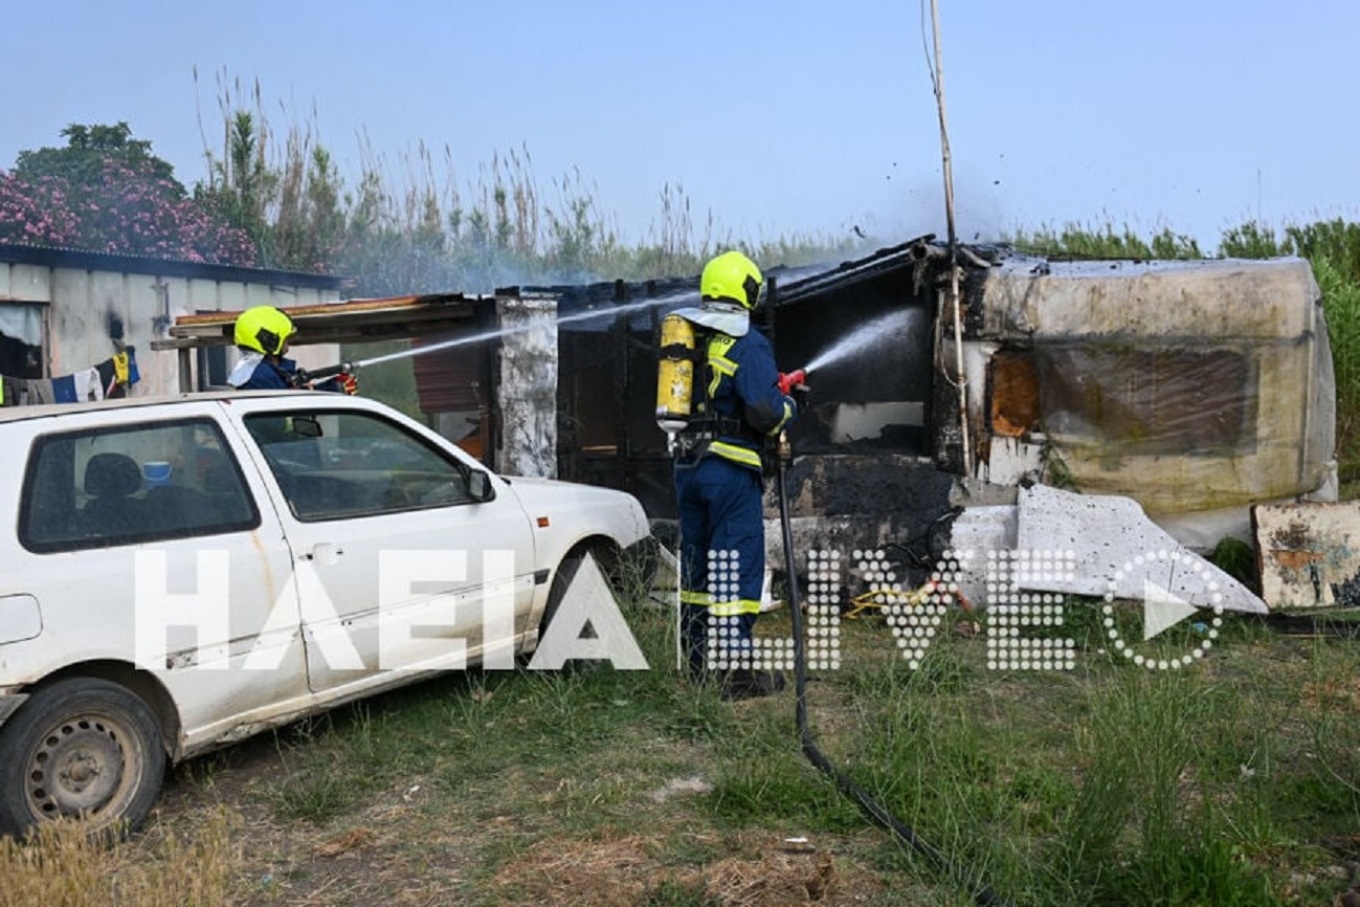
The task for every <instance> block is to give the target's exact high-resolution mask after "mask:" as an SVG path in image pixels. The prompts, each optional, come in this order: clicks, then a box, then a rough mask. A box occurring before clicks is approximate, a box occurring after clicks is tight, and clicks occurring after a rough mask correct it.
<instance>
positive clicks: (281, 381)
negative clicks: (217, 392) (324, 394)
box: [227, 305, 359, 394]
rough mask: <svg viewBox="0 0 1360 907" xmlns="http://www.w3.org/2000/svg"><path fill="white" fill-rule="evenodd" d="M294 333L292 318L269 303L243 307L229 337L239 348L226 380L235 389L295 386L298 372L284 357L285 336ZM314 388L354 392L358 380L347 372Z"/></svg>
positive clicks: (357, 387)
mask: <svg viewBox="0 0 1360 907" xmlns="http://www.w3.org/2000/svg"><path fill="white" fill-rule="evenodd" d="M295 333H297V327H296V326H295V325H294V324H293V319H291V318H289V317H288V316H287V315H286V314H284V313H283V312H282V311H280V310H279V309H276V308H275V307H274V306H272V305H257V306H254V307H252V308H249V309H246V310H245V311H244V312H242V313H241V314H240V315H239V316H237V318H236V324H235V327H234V330H233V339H234V340H235V342H236V346H237V347H238V348H239V349H240V350H241V359H240V361H239V362H237V363H236V367H235V368H234V369H232V371H231V374H230V375H228V376H227V383H228V384H230V385H231V386H232V387H234V388H236V389H237V390H287V389H288V388H293V387H297V386H298V384H299V382H298V379H299V377H304V383H305V376H302V375H300V373H299V370H298V367H297V363H296V362H294V361H293V360H292V359H286V358H284V355H283V354H284V353H286V352H287V351H288V338H289V337H292V336H293V334H295ZM315 389H316V390H323V391H336V392H339V393H345V394H355V393H358V391H359V381H358V379H357V378H355V377H354V375H353V374H350V373H348V372H346V373H344V374H341V375H337V376H336V377H334V378H332V379H330V380H328V381H325V382H323V383H321V384H317V385H315Z"/></svg>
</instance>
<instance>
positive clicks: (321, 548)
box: [302, 542, 345, 566]
mask: <svg viewBox="0 0 1360 907" xmlns="http://www.w3.org/2000/svg"><path fill="white" fill-rule="evenodd" d="M344 553H345V549H343V548H341V547H340V546H339V545H336V544H335V543H334V542H317V543H316V544H315V545H313V546H312V550H311V551H309V552H307V553H306V554H304V555H303V556H302V559H303V560H305V561H315V562H316V563H318V564H325V565H327V566H329V565H331V564H336V563H339V561H340V556H341V555H343V554H344Z"/></svg>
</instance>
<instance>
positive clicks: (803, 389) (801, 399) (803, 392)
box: [789, 384, 812, 413]
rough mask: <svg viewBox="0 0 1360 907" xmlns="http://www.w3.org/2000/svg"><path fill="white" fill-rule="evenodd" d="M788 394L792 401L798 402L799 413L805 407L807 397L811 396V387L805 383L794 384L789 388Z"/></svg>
mask: <svg viewBox="0 0 1360 907" xmlns="http://www.w3.org/2000/svg"><path fill="white" fill-rule="evenodd" d="M789 396H790V397H792V398H793V402H794V403H796V404H798V411H799V412H800V413H801V412H802V411H803V410H805V409H807V406H808V398H809V397H811V396H812V388H810V387H808V386H807V385H806V384H795V385H793V387H791V388H789Z"/></svg>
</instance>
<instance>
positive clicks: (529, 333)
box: [495, 296, 557, 479]
mask: <svg viewBox="0 0 1360 907" xmlns="http://www.w3.org/2000/svg"><path fill="white" fill-rule="evenodd" d="M496 320H497V324H498V325H499V329H500V331H502V337H501V352H500V361H499V364H498V369H499V377H498V382H499V388H498V393H497V400H496V403H497V405H498V406H499V407H500V416H501V418H500V423H501V430H500V440H499V443H498V445H497V448H496V457H495V464H496V469H497V470H498V471H499V472H503V473H506V474H508V475H514V476H534V477H538V478H546V479H552V478H556V477H557V297H556V296H524V297H521V298H519V299H504V300H499V301H497V303H496Z"/></svg>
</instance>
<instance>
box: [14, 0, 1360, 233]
mask: <svg viewBox="0 0 1360 907" xmlns="http://www.w3.org/2000/svg"><path fill="white" fill-rule="evenodd" d="M940 9H941V22H942V47H943V54H942V58H943V64H944V76H945V78H944V87H945V100H946V105H947V106H946V112H947V116H948V122H949V127H950V141H951V147H952V151H953V168H954V184H955V194H956V201H957V217H958V229H959V234H960V236H961V237H962V238H964V239H972V238H975V237H977V238H982V239H987V238H994V237H996V236H997V235H998V234H1000V233H1001V232H1002V231H1014V230H1015V229H1017V228H1023V229H1033V228H1036V227H1043V226H1061V225H1063V224H1065V223H1068V222H1078V223H1082V224H1088V225H1103V224H1105V223H1107V222H1112V223H1113V224H1114V225H1115V226H1116V227H1122V226H1123V225H1124V224H1126V223H1127V224H1128V225H1129V226H1131V227H1132V228H1133V229H1135V230H1136V231H1137V232H1139V233H1140V234H1143V235H1146V234H1148V233H1151V232H1153V231H1156V230H1159V229H1161V228H1163V227H1170V228H1171V229H1173V230H1175V231H1177V232H1181V233H1188V234H1190V235H1192V236H1195V237H1197V238H1198V239H1200V241H1201V242H1202V243H1203V244H1204V245H1205V246H1206V247H1207V248H1212V247H1214V246H1216V245H1217V242H1218V239H1219V236H1220V234H1221V232H1222V231H1223V229H1225V228H1226V227H1229V226H1233V225H1235V224H1238V223H1240V222H1242V221H1243V220H1245V219H1248V218H1252V217H1256V216H1258V215H1259V216H1260V217H1261V219H1262V220H1264V221H1265V222H1266V223H1268V224H1271V225H1273V226H1279V225H1283V224H1285V223H1289V222H1308V221H1312V220H1314V219H1317V218H1324V217H1325V218H1330V217H1337V216H1340V217H1345V218H1347V219H1351V220H1360V172H1358V170H1357V160H1360V155H1358V154H1357V149H1360V103H1358V102H1357V97H1356V95H1357V91H1356V86H1357V81H1360V80H1357V77H1356V75H1355V65H1356V61H1355V57H1356V55H1357V52H1360V4H1357V3H1354V2H1351V0H1298V2H1296V3H1293V4H1282V3H1279V2H1273V3H1266V2H1263V0H1182V2H1169V0H1147V2H1144V3H1141V4H1128V3H1112V2H1104V0H1085V2H1080V0H940ZM5 33H6V35H7V36H8V39H7V41H6V44H7V46H8V47H9V48H10V50H11V52H13V51H15V50H16V49H17V50H19V51H20V54H21V56H19V57H17V58H16V57H11V60H10V64H11V65H10V66H9V67H7V72H6V75H5V77H4V79H3V80H0V110H3V111H4V114H3V127H0V167H3V168H8V167H10V166H12V165H13V163H14V160H15V156H16V155H17V153H18V152H19V151H20V150H21V149H26V148H38V147H43V146H49V145H60V144H61V143H62V140H61V139H60V137H59V131H60V130H61V129H62V128H63V127H64V126H65V125H67V124H68V123H72V122H79V123H113V122H117V121H119V120H126V121H128V122H129V123H130V125H131V126H132V128H133V132H134V134H135V135H136V136H137V137H138V138H143V139H149V140H150V141H151V142H152V143H153V150H154V151H155V152H156V153H158V154H159V155H161V156H162V157H164V158H166V159H167V160H169V161H170V162H171V163H172V164H174V165H175V168H176V174H177V176H179V178H180V179H181V180H183V181H185V182H186V183H192V182H194V181H196V180H199V179H202V178H203V177H204V176H205V175H206V168H205V164H204V161H203V151H204V133H206V135H207V141H208V142H209V144H210V145H212V147H214V148H215V149H219V150H220V145H221V139H220V137H219V136H220V133H221V117H220V114H219V111H218V96H219V91H218V84H217V83H218V81H219V79H220V78H221V77H223V76H225V78H226V79H227V80H228V82H229V83H234V82H236V81H238V80H239V82H240V85H241V88H242V89H243V93H247V94H248V92H249V91H250V90H251V89H252V88H253V85H254V84H255V83H256V82H257V81H258V84H259V87H260V90H261V93H262V97H263V99H264V109H265V112H266V115H267V116H268V118H269V120H270V122H271V124H272V125H273V127H274V128H275V130H277V131H280V132H282V131H285V130H286V128H287V126H288V125H289V124H290V123H294V122H302V123H307V122H311V123H312V124H313V125H314V127H315V131H316V132H317V134H318V137H319V139H320V141H321V142H322V144H324V145H326V146H327V147H328V148H329V149H330V150H331V151H332V152H333V153H334V155H335V157H336V158H337V160H338V161H339V162H340V164H341V166H342V169H343V171H344V173H345V175H346V176H347V177H349V178H350V179H351V181H352V180H353V178H354V176H356V175H357V173H358V170H359V164H360V161H361V158H362V155H363V154H364V153H365V152H363V151H362V150H361V149H362V148H363V147H364V146H366V147H367V148H368V149H369V150H368V152H367V153H368V154H370V155H376V156H377V157H378V159H379V161H380V162H381V163H382V165H383V167H384V170H385V171H386V172H388V173H389V174H390V175H399V174H400V173H401V172H402V170H403V166H404V165H403V162H404V161H409V160H410V159H411V158H412V156H413V153H414V151H415V149H416V148H417V147H418V146H419V145H420V144H421V143H424V145H426V146H428V147H430V148H432V149H434V150H435V154H436V159H437V160H438V161H439V165H438V172H437V174H436V175H437V177H438V178H439V179H440V180H446V179H452V180H453V181H454V182H455V184H456V185H458V186H459V188H460V189H462V190H463V191H464V192H467V191H468V187H470V186H471V185H473V184H474V183H475V182H476V180H477V176H478V172H479V168H481V167H485V166H487V165H488V164H489V163H490V162H491V160H492V157H493V155H496V154H498V153H500V154H504V153H505V152H507V151H510V150H512V149H513V150H516V151H520V150H522V149H527V151H528V153H529V155H530V157H531V160H532V170H533V173H534V175H535V177H536V180H537V182H538V184H539V187H540V190H541V191H542V192H543V193H544V194H545V195H547V196H549V197H551V195H552V182H553V180H554V178H558V177H560V176H562V175H563V174H565V173H568V172H579V174H580V177H581V180H582V182H583V183H584V184H585V186H586V187H587V188H588V189H590V191H592V193H593V194H594V196H595V198H596V199H597V201H598V203H599V205H600V207H601V208H602V209H603V210H604V211H605V212H606V213H607V214H608V215H609V218H610V220H611V221H612V222H613V223H614V224H615V225H616V226H617V227H618V229H619V230H621V231H622V233H623V235H624V237H625V238H632V239H645V238H646V237H647V236H648V235H654V234H655V232H656V231H658V230H659V228H660V219H661V202H660V196H661V192H662V188H663V187H664V186H666V185H668V184H669V185H672V186H674V185H676V184H679V185H680V186H683V188H684V192H685V195H686V196H687V197H688V199H689V202H690V205H691V209H692V219H693V220H694V221H695V223H696V225H699V227H700V228H702V224H703V223H704V222H705V221H706V219H707V217H708V214H709V213H711V214H712V217H713V219H714V221H715V222H716V224H717V225H718V229H717V233H718V235H719V236H732V237H736V238H746V239H759V238H767V239H773V238H775V237H778V236H781V235H782V236H791V235H794V234H799V233H803V234H814V235H821V236H832V235H842V234H844V233H846V232H848V231H850V230H851V229H852V228H854V227H856V226H858V227H860V228H861V229H863V230H865V231H866V232H868V233H870V234H871V235H872V236H874V237H875V238H877V239H880V240H882V241H883V242H884V243H889V242H895V241H899V240H902V239H905V238H909V237H910V236H912V235H916V234H918V233H921V232H936V233H939V234H941V235H943V234H944V232H945V217H944V211H943V202H942V195H943V193H942V189H941V186H942V177H941V153H940V134H939V120H938V115H937V110H936V106H935V100H934V97H933V95H932V91H931V84H930V79H929V73H930V63H929V61H928V59H927V56H926V53H925V48H926V45H927V44H928V43H929V36H930V32H929V3H928V0H927V2H924V3H922V2H918V0H898V2H888V0H841V2H830V0H823V2H811V0H785V2H766V0H751V2H736V0H734V2H728V3H723V2H713V0H680V2H676V0H672V2H641V0H639V2H622V0H593V2H571V0H558V2H550V0H501V2H490V0H486V2H471V0H448V2H435V0H387V2H383V3H376V2H347V0H331V2H326V3H319V2H312V0H273V2H258V0H235V2H232V3H228V4H206V5H205V4H197V3H182V2H168V0H167V2H159V3H153V2H131V0H123V2H116V0H110V2H88V0H65V2H62V3H48V4H38V3H22V4H12V8H10V9H7V11H6V15H5ZM17 36H23V40H22V41H18V40H16V37H17ZM195 68H197V73H198V79H197V82H195V79H194V77H193V73H194V70H195ZM200 123H201V125H202V131H201V130H200ZM361 136H362V137H365V138H364V139H363V140H362V141H361ZM446 150H447V160H448V161H449V164H450V167H451V171H450V169H449V168H446V167H445V166H444V164H443V162H444V160H445V154H446Z"/></svg>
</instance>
